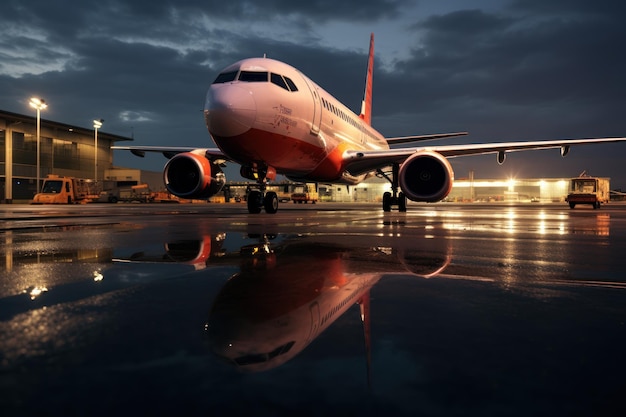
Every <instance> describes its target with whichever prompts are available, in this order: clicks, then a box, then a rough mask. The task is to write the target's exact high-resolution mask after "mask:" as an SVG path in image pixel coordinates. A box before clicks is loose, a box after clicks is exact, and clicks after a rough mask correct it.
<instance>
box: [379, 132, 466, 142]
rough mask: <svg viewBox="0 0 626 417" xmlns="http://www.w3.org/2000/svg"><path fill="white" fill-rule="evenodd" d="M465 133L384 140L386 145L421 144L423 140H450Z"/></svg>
mask: <svg viewBox="0 0 626 417" xmlns="http://www.w3.org/2000/svg"><path fill="white" fill-rule="evenodd" d="M467 134H468V133H467V132H454V133H435V134H430V135H418V136H398V137H394V138H385V140H386V141H387V143H388V144H390V145H395V144H398V143H409V142H421V141H424V140H433V139H442V138H452V137H456V136H465V135H467Z"/></svg>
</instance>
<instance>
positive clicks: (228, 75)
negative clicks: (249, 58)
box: [213, 71, 238, 84]
mask: <svg viewBox="0 0 626 417" xmlns="http://www.w3.org/2000/svg"><path fill="white" fill-rule="evenodd" d="M237 72H238V71H230V72H223V73H221V74H220V75H218V76H217V78H216V79H215V81H213V84H222V83H229V82H231V81H235V78H237Z"/></svg>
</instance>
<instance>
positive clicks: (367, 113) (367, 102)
mask: <svg viewBox="0 0 626 417" xmlns="http://www.w3.org/2000/svg"><path fill="white" fill-rule="evenodd" d="M373 78H374V34H373V33H372V34H371V36H370V53H369V58H368V60H367V78H366V79H365V95H364V96H363V102H362V103H361V114H360V115H359V117H360V118H361V119H363V120H364V121H365V123H367V124H368V125H371V124H372V84H373Z"/></svg>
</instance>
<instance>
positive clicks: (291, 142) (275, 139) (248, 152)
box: [213, 129, 339, 176]
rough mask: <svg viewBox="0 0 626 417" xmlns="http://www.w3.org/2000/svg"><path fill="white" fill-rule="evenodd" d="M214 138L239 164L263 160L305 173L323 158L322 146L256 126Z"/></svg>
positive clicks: (287, 170) (290, 171) (280, 169)
mask: <svg viewBox="0 0 626 417" xmlns="http://www.w3.org/2000/svg"><path fill="white" fill-rule="evenodd" d="M213 139H214V140H215V143H216V144H217V146H218V147H219V148H220V149H221V150H222V151H223V152H224V153H225V154H226V155H228V156H229V157H231V158H232V159H233V160H235V161H236V162H238V163H240V164H242V165H248V164H250V163H252V162H262V163H265V164H266V165H268V166H271V167H274V168H275V169H276V171H277V172H279V173H281V174H287V175H306V174H308V173H309V172H311V171H312V170H314V169H315V168H316V167H317V166H318V165H319V164H320V163H321V162H322V161H324V159H325V157H326V149H324V148H322V147H319V146H315V145H313V144H310V143H307V142H305V141H303V140H300V139H296V138H292V137H289V136H285V135H281V134H277V133H272V132H267V131H264V130H259V129H251V130H249V131H248V132H246V133H245V134H243V135H239V136H232V137H225V138H224V137H219V136H215V135H213ZM338 175H339V174H338V173H335V176H338Z"/></svg>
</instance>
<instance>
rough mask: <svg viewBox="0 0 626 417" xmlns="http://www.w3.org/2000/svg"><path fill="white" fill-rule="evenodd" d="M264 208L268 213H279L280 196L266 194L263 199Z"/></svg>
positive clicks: (271, 193)
mask: <svg viewBox="0 0 626 417" xmlns="http://www.w3.org/2000/svg"><path fill="white" fill-rule="evenodd" d="M263 206H264V207H265V212H266V213H269V214H274V213H276V212H277V211H278V195H277V194H276V193H275V192H273V191H270V192H268V193H266V194H265V198H264V199H263Z"/></svg>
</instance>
